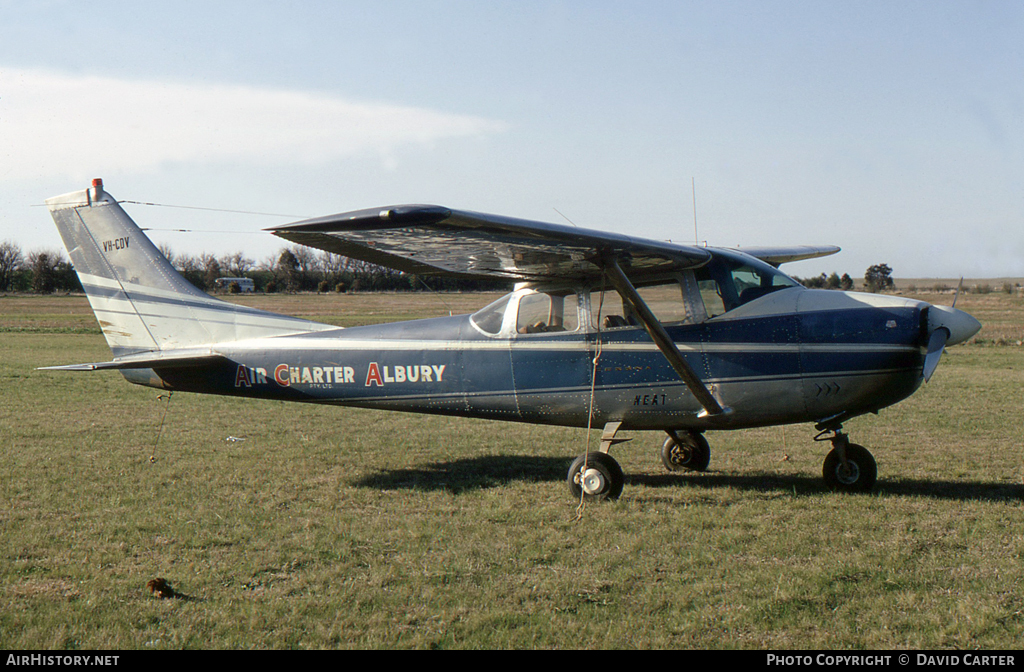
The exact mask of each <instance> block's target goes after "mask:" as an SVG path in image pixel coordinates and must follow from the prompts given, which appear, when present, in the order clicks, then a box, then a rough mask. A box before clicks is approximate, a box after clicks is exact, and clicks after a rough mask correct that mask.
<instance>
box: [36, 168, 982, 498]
mask: <svg viewBox="0 0 1024 672" xmlns="http://www.w3.org/2000/svg"><path fill="white" fill-rule="evenodd" d="M47 204H48V206H49V208H50V211H51V214H52V215H53V219H54V221H55V222H56V224H57V228H58V229H59V230H60V234H61V236H62V238H63V239H64V244H65V245H66V247H67V249H68V253H69V254H70V257H71V260H72V262H73V263H74V267H75V270H76V271H77V272H78V277H79V278H80V280H81V282H82V286H83V287H84V288H85V292H86V294H87V295H88V298H89V302H90V304H91V306H92V309H93V311H94V312H95V314H96V319H97V320H98V321H99V324H100V326H101V328H102V330H103V334H104V336H105V337H106V339H107V343H108V344H109V346H110V348H111V350H112V351H113V355H114V359H113V361H110V362H99V363H92V364H76V365H70V366H54V367H47V368H50V369H59V370H69V371H92V370H107V369H116V370H119V371H120V372H121V374H122V375H123V376H124V377H125V378H126V379H127V380H128V381H130V382H132V383H136V384H139V385H148V386H151V387H156V388H161V389H166V390H176V391H177V390H181V391H188V392H202V393H210V394H225V395H235V396H242V397H255V398H264V399H282V400H289V401H304V402H313V403H328V404H339V405H349V406H361V407H367V408H377V409H388V410H397V411H412V412H419V413H438V414H447V415H461V416H468V417H475V418H491V419H497V420H512V421H519V422H532V423H542V424H551V425H567V426H576V427H590V426H593V427H603V428H604V433H603V436H602V440H601V448H600V450H599V451H597V452H591V453H588V454H584V455H581V456H580V457H579V458H577V459H576V461H575V462H573V463H572V466H571V467H570V468H569V474H568V483H569V487H570V490H571V491H572V492H573V494H574V495H575V496H577V497H580V496H584V497H587V498H592V499H608V498H616V497H618V496H619V494H620V493H621V492H622V487H623V482H624V477H623V473H622V470H621V468H620V467H619V465H618V463H617V462H616V461H615V460H614V459H613V458H612V457H611V456H610V455H609V454H608V451H609V449H610V448H611V446H613V445H615V444H616V443H619V442H621V441H623V440H625V439H622V438H621V437H619V436H618V432H619V431H620V430H660V431H663V432H666V433H667V434H668V438H667V439H666V441H665V443H664V446H663V448H662V459H663V462H664V464H665V466H666V467H667V468H668V469H670V470H681V469H690V470H696V471H703V470H704V469H706V468H707V466H708V460H709V457H710V450H709V448H708V443H707V441H706V440H705V438H704V432H705V431H708V430H725V429H738V428H746V427H758V426H765V425H781V424H788V423H803V422H814V423H816V425H815V426H816V428H817V430H818V431H819V432H820V433H819V434H818V436H817V437H815V438H816V439H819V440H828V441H830V442H831V444H832V450H831V451H830V452H829V453H828V456H827V457H826V458H825V463H824V468H823V474H824V478H825V481H826V483H827V484H828V485H829V486H831V487H832V488H835V489H838V490H848V491H865V490H868V489H870V488H871V487H872V486H873V485H874V482H875V479H876V466H875V461H874V458H873V457H872V456H871V454H870V453H869V452H868V451H867V450H865V449H864V448H863V447H861V446H858V445H856V444H853V443H850V442H849V440H848V438H847V435H846V434H845V433H844V432H843V431H842V425H843V423H844V422H846V421H847V420H849V419H850V418H853V417H856V416H858V415H862V414H865V413H872V412H876V411H878V410H879V409H881V408H885V407H886V406H889V405H891V404H895V403H897V402H898V401H900V400H902V399H904V398H906V397H907V396H909V395H910V394H912V393H913V392H914V391H915V390H916V389H917V388H918V386H919V385H920V384H921V382H922V381H923V380H927V379H928V378H930V377H931V375H932V373H933V372H934V371H935V367H936V365H937V364H938V362H939V357H940V355H941V353H942V350H943V348H944V347H945V346H946V345H951V344H955V343H960V342H961V341H964V340H966V339H968V338H970V337H971V336H973V335H974V334H975V333H977V331H978V330H979V329H980V328H981V325H980V324H979V323H978V321H977V320H975V319H974V318H973V317H971V316H970V315H968V314H967V313H964V312H962V311H960V310H956V309H954V308H949V307H945V306H936V305H929V304H928V303H924V302H922V301H914V300H911V299H905V298H898V297H893V296H881V295H876V294H860V293H854V292H841V291H834V290H813V289H806V288H804V287H802V286H801V285H800V284H799V283H797V282H796V281H795V280H793V279H792V278H790V277H788V276H787V275H785V274H784V273H782V272H780V271H779V270H778V266H779V265H780V264H782V263H785V262H789V261H796V260H799V259H808V258H812V257H820V256H824V255H828V254H833V253H835V252H838V251H839V248H837V247H795V248H756V249H754V248H750V249H744V250H743V251H742V252H741V251H738V250H726V249H718V248H711V247H709V248H704V247H697V246H689V245H676V244H673V243H668V242H660V241H654V240H646V239H643V238H634V237H628V236H623V235H618V234H613V233H604V232H599V231H592V230H586V229H580V228H572V227H568V226H559V225H555V224H546V223H541V222H533V221H526V220H519V219H512V218H508V217H500V216H494V215H485V214H479V213H473V212H461V211H457V210H449V209H447V208H442V207H437V206H426V205H402V206H394V207H387V208H377V209H373V210H361V211H358V212H349V213H343V214H338V215H332V216H328V217H321V218H317V219H310V220H305V221H301V222H298V223H295V224H290V225H286V226H280V227H276V228H272V229H269V230H270V231H272V232H273V233H274V234H275V235H277V236H280V237H281V238H284V239H286V240H289V241H292V242H295V243H299V244H302V245H308V246H310V247H314V248H318V249H321V250H327V251H330V252H336V253H338V254H342V255H346V256H348V257H353V258H356V259H362V260H365V261H369V262H373V263H376V264H381V265H385V266H389V267H392V268H395V269H399V270H401V271H405V272H409V273H415V274H418V275H424V276H426V275H439V274H447V275H454V276H461V277H472V278H481V277H483V278H508V279H513V280H516V281H518V284H517V285H516V287H515V291H513V292H512V293H511V294H508V295H507V296H505V297H503V298H502V299H500V300H498V301H495V302H494V303H491V304H490V305H488V306H486V307H484V308H481V309H480V310H478V311H477V312H475V313H473V314H472V315H461V316H453V317H440V318H432V319H425V320H415V321H411V322H398V323H392V324H381V325H375V326H363V327H351V328H347V329H341V328H338V327H335V326H332V325H327V324H319V323H316V322H309V321H306V320H302V319H297V318H294V317H288V316H284V315H277V314H274V313H269V312H265V311H261V310H255V309H252V308H247V307H244V306H239V305H234V304H231V303H227V302H224V301H220V300H217V299H214V298H212V297H210V296H208V295H207V294H205V293H203V292H201V291H199V290H198V289H196V288H195V287H193V286H192V285H190V284H189V283H188V282H187V281H186V280H185V279H184V278H183V277H182V276H181V275H179V274H178V273H177V272H176V271H175V270H174V268H173V267H172V266H171V264H170V263H169V262H168V261H167V259H166V258H165V257H164V256H163V255H161V254H160V252H159V251H158V250H157V249H156V247H155V246H154V245H153V244H152V243H151V242H150V240H149V239H148V238H147V237H146V236H145V235H144V234H143V233H142V230H141V229H139V228H138V227H137V226H136V225H135V223H134V222H133V221H132V220H131V218H130V217H128V215H127V214H126V213H125V212H124V210H123V209H122V208H121V206H120V205H119V204H118V202H117V201H116V200H115V199H114V198H113V197H112V196H110V194H108V193H107V192H106V191H104V189H103V182H102V181H101V180H94V181H93V185H92V187H91V188H89V189H86V190H82V191H76V192H73V193H69V194H65V195H63V196H57V197H54V198H51V199H49V200H48V201H47Z"/></svg>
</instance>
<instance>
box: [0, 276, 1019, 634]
mask: <svg viewBox="0 0 1024 672" xmlns="http://www.w3.org/2000/svg"><path fill="white" fill-rule="evenodd" d="M971 296H972V297H973V295H971ZM992 296H994V295H984V297H978V298H985V299H986V300H987V299H988V298H990V297H992ZM1000 296H1003V295H1000ZM7 298H10V297H7ZM7 298H5V299H0V311H2V312H0V326H3V325H6V326H9V327H13V326H19V325H21V324H24V323H25V321H28V320H37V319H38V318H36V317H34V316H37V315H51V316H53V315H58V316H60V315H65V316H66V317H63V318H61V317H49V318H46V319H45V320H43V319H39V320H38V323H39V324H40V325H42V326H40V327H39V330H38V331H36V332H32V333H19V332H16V331H7V332H5V333H0V431H2V434H3V437H4V440H3V442H2V446H0V648H5V649H22V648H47V649H50V648H54V649H56V648H60V649H65V648H66V649H74V648H83V649H90V648H128V649H132V648H140V649H145V648H179V647H194V648H230V647H239V648H252V647H272V648H287V647H302V648H321V647H329V648H330V647H381V648H386V647H422V648H431V647H441V648H526V647H563V648H578V647H584V648H601V647H673V648H827V649H849V648H902V647H906V648H1017V647H1019V645H1020V644H1019V643H1020V641H1021V640H1022V636H1024V597H1021V596H1022V595H1024V515H1022V514H1024V501H1022V500H1024V486H1022V483H1024V468H1022V465H1021V459H1020V458H1021V448H1020V439H1019V423H1020V418H1021V416H1022V410H1024V402H1022V400H1021V396H1020V390H1021V388H1022V384H1024V349H1022V348H1019V347H1016V346H1002V347H982V346H980V345H967V346H957V347H954V348H951V349H950V351H949V352H948V354H947V356H946V357H945V358H944V361H943V363H942V364H941V365H940V367H939V369H938V372H937V373H936V375H935V377H934V379H933V380H932V382H931V383H929V384H928V385H926V386H924V387H923V388H922V390H920V391H919V392H918V393H917V394H916V395H914V396H913V397H911V398H910V399H908V400H907V401H905V402H903V403H902V404H900V405H898V406H895V407H893V408H890V409H886V410H884V411H882V412H881V414H880V415H879V416H878V417H875V416H867V417H863V418H858V419H856V420H854V421H852V422H850V423H849V424H848V425H847V429H848V430H849V431H850V432H851V437H852V439H853V440H854V441H856V442H857V443H861V444H863V445H865V446H867V447H868V448H869V449H871V450H872V452H874V454H875V456H876V458H877V460H878V465H879V483H878V487H877V490H876V492H874V493H872V494H869V495H839V494H833V493H831V492H827V491H825V490H824V488H823V486H822V484H821V478H820V471H821V461H822V459H823V457H824V454H825V452H826V449H827V444H819V443H814V442H813V441H811V437H812V435H813V433H814V432H813V429H812V428H811V427H809V426H791V427H786V428H771V429H759V430H749V431H742V432H732V433H712V434H709V440H710V443H711V446H712V461H711V468H710V470H709V471H708V472H707V473H705V474H699V475H678V474H669V473H667V472H665V471H664V470H663V468H662V467H661V464H660V459H659V458H658V452H657V450H658V448H659V447H660V443H661V436H658V435H657V434H656V433H634V434H632V436H633V437H634V440H633V441H632V442H630V443H627V444H623V445H620V446H618V447H616V448H615V449H613V453H614V455H615V456H616V458H617V459H618V460H619V461H620V463H621V464H622V466H623V469H624V470H625V472H626V474H627V483H626V489H625V492H624V494H623V497H622V499H621V500H620V501H618V502H615V503H606V504H602V505H588V506H587V508H586V510H585V511H584V512H583V518H582V520H581V521H580V522H576V520H575V517H576V502H573V501H571V500H570V498H569V497H568V495H567V488H566V487H565V484H564V478H565V471H566V469H567V467H568V464H569V462H570V461H571V459H572V458H573V457H574V456H575V455H576V454H578V453H580V452H582V451H583V449H584V445H585V442H586V436H585V435H584V433H583V432H582V431H581V430H574V429H561V428H550V427H539V426H531V425H517V424H502V423H495V422H486V421H476V420H464V419H457V418H444V417H430V416H416V415H407V414H400V413H382V412H374V411H366V410H359V409H344V408H333V407H318V406H307V405H302V404H284V403H279V402H268V401H252V400H243V399H235V398H219V397H212V396H199V395H187V394H176V395H174V396H173V398H172V399H171V400H170V401H169V402H168V401H167V400H166V399H164V400H158V399H157V391H156V390H151V389H147V388H139V387H135V386H132V385H129V384H127V383H126V382H124V381H123V380H122V379H121V377H120V376H119V375H117V374H116V373H92V374H71V373H63V372H47V371H36V370H35V367H37V366H46V365H52V364H61V363H73V362H84V361H99V360H104V359H107V358H108V357H109V351H108V350H107V348H106V346H105V344H104V343H103V339H102V337H101V336H99V335H98V334H91V333H62V332H61V330H62V329H64V328H66V327H75V328H78V327H82V326H83V324H82V321H80V320H82V318H81V316H82V315H83V314H84V315H85V316H86V317H88V308H87V307H85V308H84V313H83V312H78V311H79V308H80V307H81V306H78V307H76V305H77V304H76V303H75V300H77V302H78V303H79V304H84V300H82V299H81V298H80V297H47V298H42V299H35V300H34V301H28V300H26V303H25V304H23V305H21V307H20V308H18V310H14V309H13V308H12V309H10V310H8V309H7V308H6V307H5V306H7V305H10V304H4V303H3V301H6V300H7ZM51 298H53V299H59V301H57V302H55V303H47V302H48V301H50V299H51ZM343 298H344V297H343ZM356 298H358V297H356ZM444 298H445V300H446V301H448V302H449V303H452V302H458V305H459V306H461V305H463V303H462V302H463V301H465V302H467V303H471V302H475V305H476V306H480V305H483V304H484V303H486V302H487V300H488V298H489V297H482V296H477V297H471V298H469V299H462V298H459V299H454V298H453V297H449V296H447V295H445V296H444ZM963 298H966V297H963ZM997 298H998V297H997ZM65 299H66V300H67V303H64V301H65ZM371 299H372V300H371ZM405 299H406V297H403V296H400V295H399V296H395V295H391V300H392V301H397V302H398V303H399V304H401V302H402V301H405ZM249 300H250V301H254V303H253V305H261V307H262V304H260V303H259V301H258V300H254V299H249ZM275 300H282V301H283V300H284V299H277V298H275ZM294 300H296V301H298V302H299V305H298V306H297V307H298V309H299V312H302V311H305V312H304V313H303V314H306V315H317V314H319V313H318V312H317V309H316V304H315V302H316V300H317V297H311V296H306V297H298V298H297V299H294ZM331 300H334V301H341V300H342V299H341V298H339V297H331ZM962 300H963V299H962ZM1005 300H1006V301H1012V300H1013V299H1012V297H1007V298H1006V299H1005ZM367 301H368V303H366V304H360V303H358V302H357V301H352V302H350V303H349V304H346V305H345V306H344V308H345V309H346V310H347V311H348V312H347V313H346V314H345V316H344V319H345V320H348V319H356V318H358V317H361V316H371V317H369V318H368V319H372V315H384V316H387V315H392V314H423V313H422V312H417V309H416V307H415V306H412V307H408V306H402V305H395V306H394V310H393V311H392V312H390V313H389V312H388V311H387V310H386V309H387V306H388V297H379V296H373V297H367ZM58 303H59V304H60V306H59V308H60V309H58V310H55V309H54V306H57V305H58ZM960 305H961V304H960V303H959V302H958V307H959V306H960ZM964 307H965V308H967V306H964ZM460 309H463V308H460ZM967 309H968V310H970V308H967ZM420 310H421V311H422V310H424V308H422V307H421V308H420ZM425 310H426V311H427V312H429V313H431V314H447V308H444V307H443V306H442V307H440V308H438V307H435V306H431V307H429V308H427V309H425ZM992 310H993V311H994V313H999V310H1003V311H1004V312H1005V316H1004V317H1003V318H1000V319H1003V320H1004V322H1005V324H1013V323H1014V321H1015V320H1016V322H1017V324H1019V323H1020V316H1021V315H1022V314H1024V313H1021V312H1016V313H1015V312H1014V311H1017V310H1018V308H1017V307H1016V305H1015V304H1012V303H1006V304H1004V308H1003V309H999V308H998V307H994V308H992ZM999 314H1002V313H999ZM90 319H91V318H90ZM314 319H320V318H314ZM83 321H84V320H83ZM983 333H984V332H983ZM987 345H992V344H991V343H989V344H987ZM161 423H163V431H162V433H161V432H159V429H160V427H161ZM158 437H159V438H158ZM228 437H240V438H244V439H245V440H244V441H228V440H227V439H228ZM157 576H161V577H166V578H167V579H168V580H169V581H170V582H171V583H172V584H173V585H174V587H175V588H176V589H177V590H178V591H179V592H181V593H183V594H184V596H185V597H182V598H180V599H173V600H159V599H156V598H154V597H152V596H151V595H150V594H149V592H148V590H147V589H146V582H147V581H148V580H149V579H151V578H154V577H157Z"/></svg>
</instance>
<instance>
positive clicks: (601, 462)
mask: <svg viewBox="0 0 1024 672" xmlns="http://www.w3.org/2000/svg"><path fill="white" fill-rule="evenodd" d="M584 464H586V466H587V471H586V472H584V470H583V465H584ZM591 470H593V471H594V472H596V473H594V474H590V473H589V472H591ZM588 475H589V476H591V477H592V478H594V479H596V481H597V482H598V483H600V488H599V489H597V490H595V491H594V492H588V493H587V494H586V499H587V500H605V499H618V498H619V495H621V494H622V486H623V485H625V483H626V477H625V476H624V475H623V473H622V467H620V466H619V463H618V462H616V461H615V459H614V458H612V456H611V455H608V454H607V453H587V454H586V455H580V456H579V457H577V458H576V459H575V460H574V461H573V463H572V466H570V467H569V474H568V476H567V478H566V482H567V483H568V484H569V492H570V493H572V496H573V497H574V498H575V499H579V498H580V495H581V494H582V493H583V485H582V483H583V479H584V478H585V477H586V476H588Z"/></svg>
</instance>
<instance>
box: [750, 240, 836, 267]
mask: <svg viewBox="0 0 1024 672" xmlns="http://www.w3.org/2000/svg"><path fill="white" fill-rule="evenodd" d="M737 249H739V251H740V252H743V253H744V254H749V255H750V256H752V257H755V258H757V259H760V260H761V261H763V262H765V263H767V264H771V265H772V266H774V267H775V268H778V267H779V265H780V264H785V263H788V262H790V261H801V260H803V259H816V258H818V257H827V256H829V255H830V254H835V253H836V252H838V251H839V250H840V248H838V247H836V246H835V245H823V246H814V245H795V246H793V247H741V248H737Z"/></svg>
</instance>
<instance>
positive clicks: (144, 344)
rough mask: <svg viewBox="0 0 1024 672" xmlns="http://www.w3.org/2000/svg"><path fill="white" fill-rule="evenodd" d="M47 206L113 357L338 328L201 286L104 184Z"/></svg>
mask: <svg viewBox="0 0 1024 672" xmlns="http://www.w3.org/2000/svg"><path fill="white" fill-rule="evenodd" d="M46 204H47V206H48V207H49V208H50V214H51V215H52V216H53V221H54V222H55V223H56V224H57V229H58V230H59V231H60V235H61V238H63V240H64V246H65V247H66V248H67V250H68V255H69V256H70V257H71V262H72V264H74V267H75V271H76V272H77V273H78V278H79V280H80V281H81V283H82V287H83V288H84V289H85V293H86V295H87V296H88V297H89V303H90V305H91V306H92V309H93V312H94V313H95V314H96V319H97V320H98V321H99V324H100V328H101V329H102V330H103V335H104V336H105V337H106V339H107V344H108V345H109V346H110V349H111V350H112V351H113V353H114V356H115V357H120V356H124V355H128V354H132V353H138V352H146V351H154V350H173V349H176V348H190V347H191V348H194V347H196V346H203V345H210V344H214V343H221V342H229V341H237V340H241V339H247V338H259V337H263V336H277V335H283V334H294V333H301V332H306V331H320V330H324V329H330V328H336V327H331V326H330V325H322V324H318V323H315V322H309V321H306V320H300V319H296V318H292V317H287V316H284V315H276V314H274V313H268V312H265V311H260V310H254V309H251V308H246V307H244V306H238V305H235V304H231V303H227V302H225V301H220V300H218V299H215V298H213V297H211V296H209V295H207V294H206V293H204V292H202V291H200V290H199V289H196V288H195V287H194V286H193V285H191V284H190V283H189V282H188V281H187V280H185V278H183V277H182V276H181V275H180V274H179V273H178V272H177V271H176V270H175V269H174V267H173V266H171V264H170V262H169V261H168V260H167V258H166V257H164V256H163V255H162V254H161V253H160V251H159V250H158V249H157V248H156V246H155V245H153V243H152V242H151V241H150V240H149V238H147V237H146V235H145V234H144V233H143V232H142V229H140V228H139V227H138V226H136V224H135V222H133V221H132V219H131V217H129V216H128V214H127V213H126V212H125V211H124V210H123V209H122V208H121V206H120V205H119V204H118V202H117V200H116V199H114V198H113V197H112V196H111V195H110V194H108V193H107V192H106V191H104V189H103V181H102V180H93V185H92V187H90V188H89V189H85V190H83V191H75V192H72V193H69V194H64V195H63V196H56V197H54V198H50V199H47V201H46Z"/></svg>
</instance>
